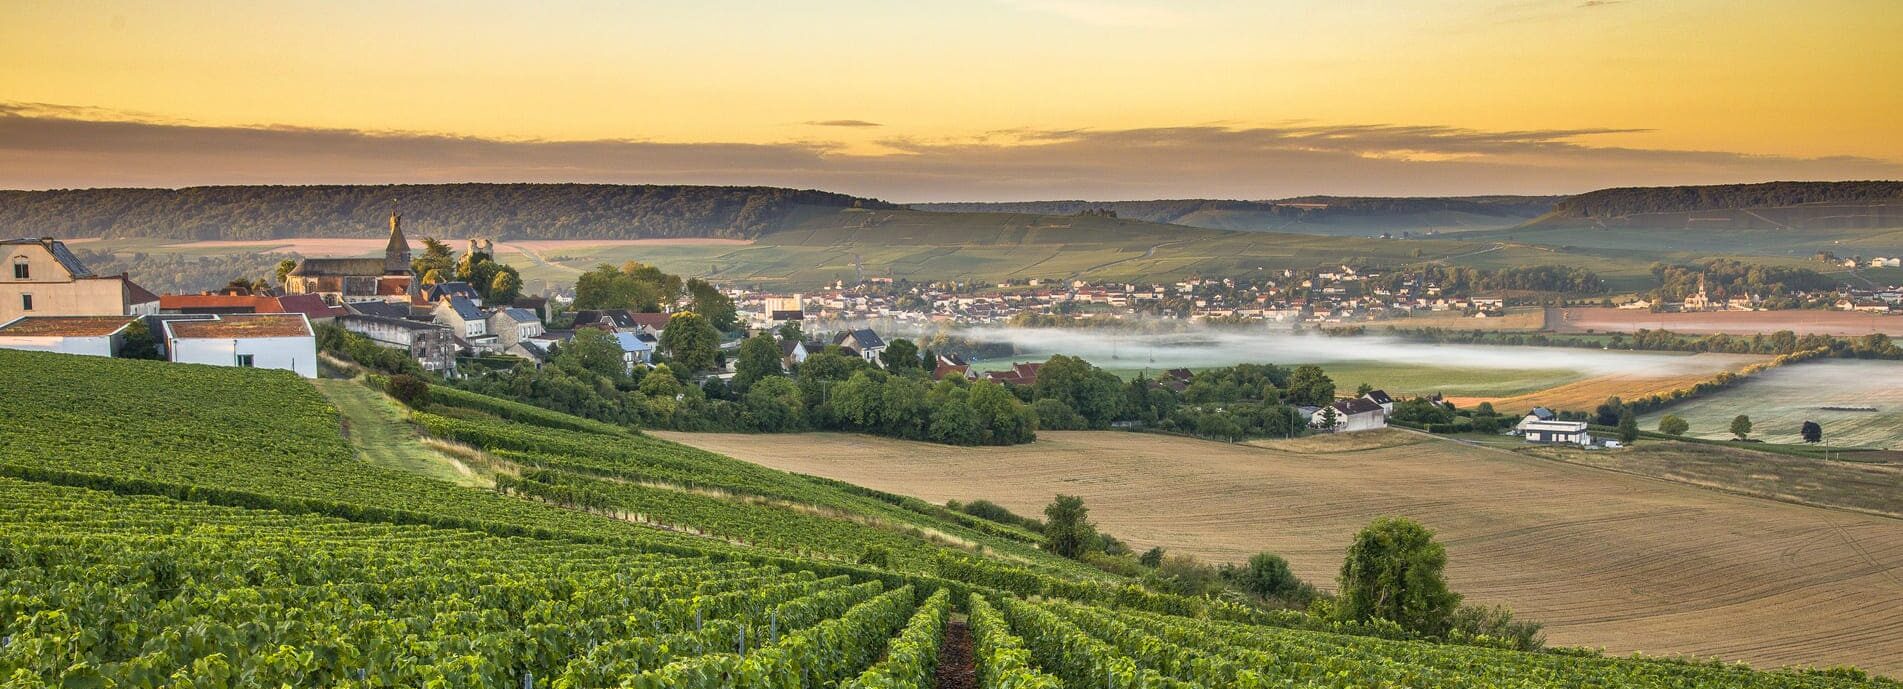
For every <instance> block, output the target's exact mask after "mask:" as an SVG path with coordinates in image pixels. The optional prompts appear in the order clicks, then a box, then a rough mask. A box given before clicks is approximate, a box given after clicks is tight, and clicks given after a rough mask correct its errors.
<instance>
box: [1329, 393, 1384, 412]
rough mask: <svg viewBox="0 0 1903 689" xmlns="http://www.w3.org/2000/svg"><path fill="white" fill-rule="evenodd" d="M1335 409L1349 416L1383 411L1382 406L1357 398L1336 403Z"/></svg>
mask: <svg viewBox="0 0 1903 689" xmlns="http://www.w3.org/2000/svg"><path fill="white" fill-rule="evenodd" d="M1335 409H1338V410H1340V411H1342V412H1344V413H1348V414H1365V413H1368V412H1371V411H1381V405H1379V404H1375V403H1373V402H1369V401H1367V400H1365V399H1362V398H1359V397H1356V398H1354V399H1346V400H1341V401H1338V402H1336V403H1335Z"/></svg>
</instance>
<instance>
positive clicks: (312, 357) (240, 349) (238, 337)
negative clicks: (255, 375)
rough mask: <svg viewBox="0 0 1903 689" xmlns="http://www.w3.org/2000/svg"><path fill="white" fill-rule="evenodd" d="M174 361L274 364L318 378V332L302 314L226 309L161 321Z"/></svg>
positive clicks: (169, 352) (188, 362) (222, 363)
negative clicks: (202, 316) (204, 315)
mask: <svg viewBox="0 0 1903 689" xmlns="http://www.w3.org/2000/svg"><path fill="white" fill-rule="evenodd" d="M165 342H166V352H167V353H168V354H169V355H170V356H171V359H172V361H173V362H176V363H181V364H206V365H210V366H241V367H247V368H275V369H281V370H285V371H292V372H295V373H296V374H297V375H300V376H303V377H305V378H316V377H317V337H316V336H315V335H314V334H313V333H312V332H311V322H310V319H308V318H305V317H304V314H301V313H228V314H222V315H219V316H216V317H213V318H210V319H206V320H190V321H185V320H179V321H166V322H165Z"/></svg>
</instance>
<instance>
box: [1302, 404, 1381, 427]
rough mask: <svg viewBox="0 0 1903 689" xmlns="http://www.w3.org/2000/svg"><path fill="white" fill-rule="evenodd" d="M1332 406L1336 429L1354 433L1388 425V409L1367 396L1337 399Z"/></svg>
mask: <svg viewBox="0 0 1903 689" xmlns="http://www.w3.org/2000/svg"><path fill="white" fill-rule="evenodd" d="M1330 406H1332V407H1334V408H1335V428H1334V430H1335V431H1339V432H1344V433H1352V432H1354V431H1371V430H1375V429H1377V428H1387V427H1388V413H1387V411H1386V410H1384V409H1382V408H1381V405H1379V404H1375V403H1374V402H1373V401H1371V400H1369V399H1367V398H1363V397H1355V398H1352V399H1345V400H1336V401H1335V403H1334V404H1332V405H1330ZM1317 418H1319V416H1318V417H1317Z"/></svg>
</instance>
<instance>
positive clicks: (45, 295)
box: [0, 237, 144, 323]
mask: <svg viewBox="0 0 1903 689" xmlns="http://www.w3.org/2000/svg"><path fill="white" fill-rule="evenodd" d="M133 289H135V286H134V285H132V283H131V281H129V280H127V279H126V276H124V275H94V274H93V272H92V271H91V270H88V269H87V268H86V265H85V264H84V263H82V262H80V260H79V257H78V256H74V255H73V252H72V251H70V250H68V249H67V248H66V244H65V243H64V242H61V241H59V240H57V239H54V238H52V237H40V238H37V239H35V238H24V239H6V240H0V323H4V322H7V321H11V320H13V319H15V318H19V317H21V316H125V315H130V314H131V302H132V299H131V294H132V290H133ZM139 291H140V292H144V290H143V289H140V290H139Z"/></svg>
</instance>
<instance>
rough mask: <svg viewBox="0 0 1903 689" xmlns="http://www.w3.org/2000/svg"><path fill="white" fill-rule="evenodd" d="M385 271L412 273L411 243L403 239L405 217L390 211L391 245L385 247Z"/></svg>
mask: <svg viewBox="0 0 1903 689" xmlns="http://www.w3.org/2000/svg"><path fill="white" fill-rule="evenodd" d="M383 270H384V272H386V273H408V272H409V271H410V241H409V240H408V239H404V238H403V216H402V215H401V214H399V213H397V212H396V209H395V208H392V209H390V243H389V244H386V245H384V247H383Z"/></svg>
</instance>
